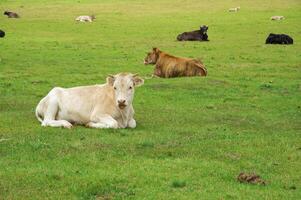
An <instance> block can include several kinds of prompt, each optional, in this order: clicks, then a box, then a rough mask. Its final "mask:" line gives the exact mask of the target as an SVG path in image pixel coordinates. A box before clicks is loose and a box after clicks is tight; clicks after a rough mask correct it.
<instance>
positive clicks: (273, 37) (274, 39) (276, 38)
mask: <svg viewBox="0 0 301 200" xmlns="http://www.w3.org/2000/svg"><path fill="white" fill-rule="evenodd" d="M265 43H266V44H293V43H294V40H293V38H291V37H290V36H288V35H285V34H274V33H270V35H269V36H268V38H267V39H266V41H265Z"/></svg>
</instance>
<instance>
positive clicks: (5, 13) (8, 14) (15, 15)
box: [3, 11, 20, 18]
mask: <svg viewBox="0 0 301 200" xmlns="http://www.w3.org/2000/svg"><path fill="white" fill-rule="evenodd" d="M3 14H4V15H7V17H8V18H20V16H19V15H18V14H17V13H15V12H11V11H5V12H4V13H3Z"/></svg>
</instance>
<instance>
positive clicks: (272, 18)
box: [271, 16, 285, 20]
mask: <svg viewBox="0 0 301 200" xmlns="http://www.w3.org/2000/svg"><path fill="white" fill-rule="evenodd" d="M282 19H285V18H284V16H272V17H271V20H282Z"/></svg>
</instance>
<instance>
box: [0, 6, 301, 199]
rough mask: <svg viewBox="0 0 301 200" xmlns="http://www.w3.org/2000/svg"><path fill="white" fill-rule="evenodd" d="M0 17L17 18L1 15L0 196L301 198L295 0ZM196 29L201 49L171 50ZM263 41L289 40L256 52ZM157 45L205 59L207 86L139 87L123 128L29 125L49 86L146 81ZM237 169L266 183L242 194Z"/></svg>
mask: <svg viewBox="0 0 301 200" xmlns="http://www.w3.org/2000/svg"><path fill="white" fill-rule="evenodd" d="M239 5H240V6H241V11H240V12H238V13H228V12H227V9H228V8H230V7H234V6H239ZM6 9H8V10H13V11H16V12H18V13H19V14H20V15H21V16H22V18H20V19H18V20H14V19H7V18H6V17H5V16H1V17H0V26H1V27H0V29H3V30H5V31H6V33H7V35H6V37H5V38H3V39H0V46H1V53H0V58H1V62H0V199H187V200H190V199H301V42H300V41H301V31H300V30H301V24H300V18H301V4H300V1H299V0H286V1H284V0H282V1H280V0H266V1H261V0H252V1H251V0H250V1H236V0H231V1H230V0H227V1H224V0H217V1H212V0H189V1H182V0H154V1H146V0H141V1H137V0H126V1H125V0H111V1H109V0H103V1H97V0H91V1H87V0H85V1H84V0H78V1H71V0H65V1H58V0H52V1H48V0H47V1H46V0H40V1H34V0H26V1H25V0H23V1H21V0H14V1H13V0H1V2H0V10H1V12H3V11H4V10H6ZM92 13H94V14H95V15H96V17H97V20H96V21H95V23H91V24H78V23H75V21H74V18H75V17H76V16H78V15H83V14H92ZM272 15H284V16H285V17H286V19H285V20H283V21H278V22H274V21H270V20H269V18H270V17H271V16H272ZM202 24H206V25H209V32H208V34H209V39H210V42H206V43H199V42H177V41H176V40H175V38H176V36H177V34H178V33H181V32H183V31H188V30H195V29H197V28H198V27H199V26H200V25H202ZM270 32H273V33H287V34H289V35H291V36H292V37H293V38H294V42H295V43H294V45H291V46H280V45H265V44H264V42H265V39H266V37H267V35H268V34H269V33H270ZM154 46H157V47H159V48H161V49H162V50H163V51H166V52H169V53H171V54H174V55H178V56H183V57H197V58H202V59H203V61H204V63H205V65H206V67H207V70H208V77H206V78H199V77H194V78H174V79H148V80H145V84H144V85H143V86H142V87H140V88H138V89H137V91H136V96H135V100H134V108H135V111H136V115H135V116H136V117H135V118H136V120H137V128H136V129H133V130H132V129H123V130H121V129H120V130H96V129H87V128H84V127H80V126H77V127H75V128H73V129H72V130H65V129H57V128H42V127H41V126H40V124H39V123H38V121H37V120H36V118H35V116H34V109H35V107H36V105H37V103H38V102H39V100H40V99H41V98H42V97H43V96H44V95H46V94H47V92H48V91H49V90H50V89H51V88H53V87H54V86H62V87H72V86H79V85H90V84H96V83H103V82H104V81H105V77H106V76H107V74H114V73H118V72H121V71H129V72H133V73H139V74H140V75H141V76H142V77H147V76H149V75H150V74H151V73H152V70H153V67H152V66H151V67H146V66H144V65H143V58H144V57H145V55H146V52H147V51H150V50H151V48H152V47H154ZM4 139H7V140H4ZM240 172H255V173H257V174H259V175H260V176H261V177H262V178H263V179H264V180H266V182H267V185H266V186H260V185H248V184H241V183H239V182H238V181H237V180H236V177H237V176H238V174H239V173H240Z"/></svg>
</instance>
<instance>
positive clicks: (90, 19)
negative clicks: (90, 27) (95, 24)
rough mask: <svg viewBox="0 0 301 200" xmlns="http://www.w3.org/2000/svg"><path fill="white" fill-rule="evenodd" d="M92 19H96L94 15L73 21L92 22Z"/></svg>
mask: <svg viewBox="0 0 301 200" xmlns="http://www.w3.org/2000/svg"><path fill="white" fill-rule="evenodd" d="M94 19H96V17H95V16H94V15H91V16H87V15H86V16H78V17H77V18H76V19H75V20H76V21H79V22H92V21H94Z"/></svg>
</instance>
